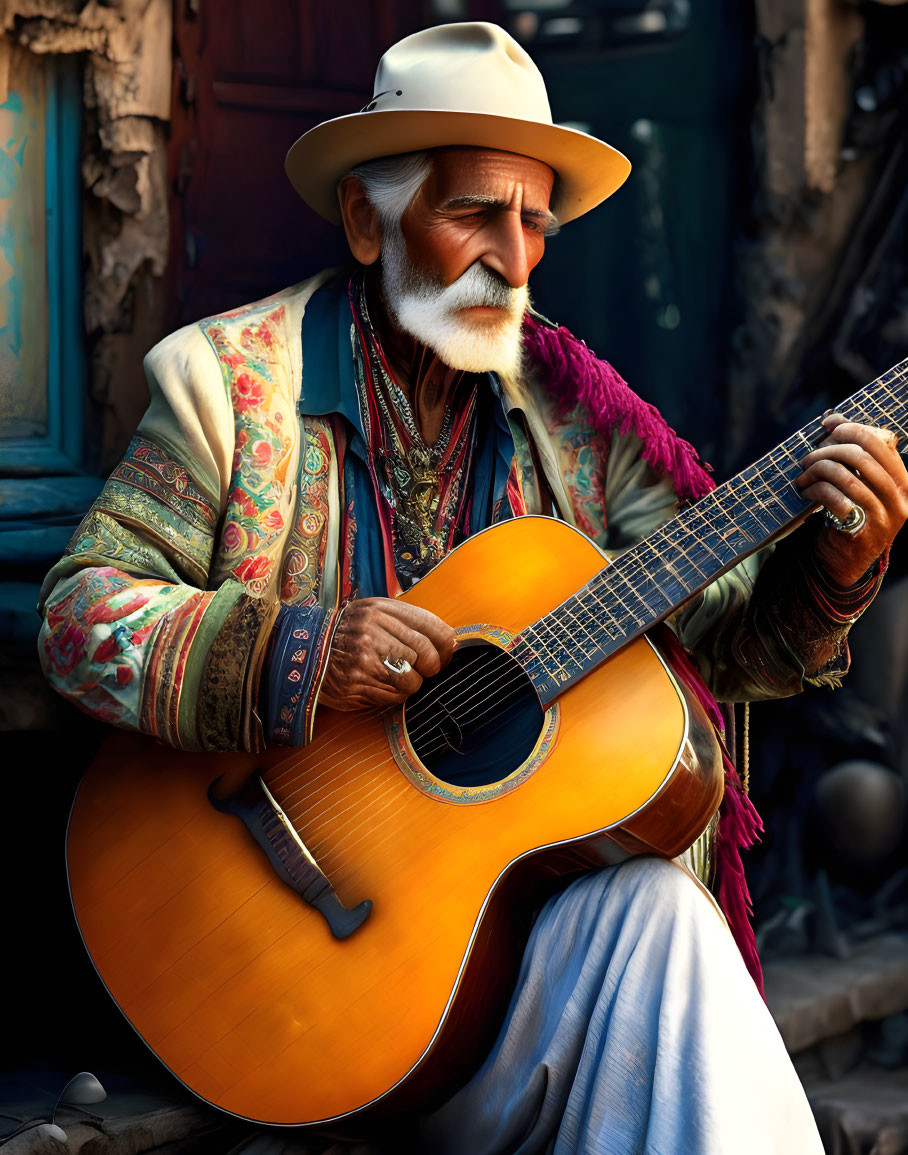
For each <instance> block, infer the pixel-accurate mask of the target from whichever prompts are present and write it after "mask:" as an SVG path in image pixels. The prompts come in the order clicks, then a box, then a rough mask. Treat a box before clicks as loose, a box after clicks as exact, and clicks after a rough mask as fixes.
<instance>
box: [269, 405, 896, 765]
mask: <svg viewBox="0 0 908 1155" xmlns="http://www.w3.org/2000/svg"><path fill="white" fill-rule="evenodd" d="M886 392H887V393H888V394H889V395H890V396H892V393H891V390H889V389H886ZM853 404H854V403H853ZM854 407H855V408H858V409H859V410H860V412H861V413H862V414H863V415H864V416H865V417H870V420H876V415H873V416H871V415H869V414H868V413H867V411H866V409H864V407H863V406H861V405H859V404H858V405H855V406H854ZM889 420H892V418H891V417H889ZM893 424H896V425H897V426H898V427H899V428H901V426H900V425H899V423H898V422H897V421H894V420H893ZM795 436H801V440H802V441H806V439H805V438H804V437H803V435H801V434H800V432H799V433H798V434H796V435H795ZM807 444H808V445H810V443H809V442H808V443H807ZM810 448H811V449H812V448H813V446H812V445H810ZM780 449H781V450H782V452H784V453H786V454H787V455H788V456H789V458H790V459H791V460H793V461H794V462H795V463H797V460H798V459H797V458H795V457H794V455H793V454H791V453H790V451H788V450H787V448H786V446H785V443H783V445H782V446H781V447H780ZM771 456H772V455H768V457H769V458H771ZM766 464H771V461H769V460H766ZM757 476H761V474H760V471H759V469H758V470H757ZM745 486H746V488H748V489H749V490H750V492H751V493H752V495H753V496H755V497H756V499H757V502H758V504H759V505H760V506H761V508H763V510H764V512H766V513H767V514H769V516H772V514H771V513H770V511H769V510H768V508H767V506H766V505H765V504H764V503H763V502H762V501H761V500H760V498H759V496H757V494H758V492H759V491H758V490H755V489H754V488H753V487H752V486H751V485H750V484H749V482H748V481H747V480H745ZM761 488H762V489H767V490H769V492H770V493H771V492H772V491H771V489H770V487H767V486H765V485H764V486H762V487H761ZM713 492H714V493H716V492H717V491H713ZM708 496H713V495H708ZM716 504H717V505H718V507H719V510H720V512H724V511H722V510H721V500H719V501H718V502H716ZM706 521H707V524H709V520H708V518H707V519H706ZM669 524H671V523H669ZM663 536H664V535H663ZM748 536H749V535H748ZM710 552H712V553H713V555H714V557H716V558H717V560H720V561H721V560H722V559H720V558H719V555H717V554H715V551H712V550H710ZM688 560H689V561H690V559H688ZM691 565H692V567H693V569H694V570H695V571H696V572H698V573H699V570H698V567H697V566H696V564H695V563H693V562H691ZM611 568H612V567H608V569H611ZM606 572H608V570H607V571H606ZM701 576H706V575H701ZM594 599H595V600H596V601H597V602H598V600H599V599H598V598H597V597H595V595H594ZM622 604H623V603H622ZM625 608H626V607H625ZM569 612H570V611H569ZM571 616H572V617H573V618H574V620H575V621H576V620H577V619H576V615H573V614H572V615H571ZM638 624H639V623H638ZM580 625H581V628H583V629H584V631H585V632H586V633H587V637H588V638H589V637H590V635H589V631H588V630H586V627H585V625H583V623H582V622H580ZM568 633H569V636H570V632H569V631H568ZM597 648H601V647H597ZM519 673H520V678H519V681H521V682H523V672H522V671H519ZM497 680H498V681H500V680H501V679H500V678H499V679H497ZM488 688H489V687H488V686H486V687H484V688H483V693H487V692H488ZM352 745H356V743H352ZM442 745H444V743H443V744H442ZM337 754H338V752H337V751H333V752H332V755H329V756H334V757H336V756H337ZM293 760H294V761H295V759H293ZM363 760H365V759H361V761H363ZM287 761H290V760H289V759H288V760H287ZM283 764H284V763H280V764H279V766H280V765H283ZM310 769H311V768H310Z"/></svg>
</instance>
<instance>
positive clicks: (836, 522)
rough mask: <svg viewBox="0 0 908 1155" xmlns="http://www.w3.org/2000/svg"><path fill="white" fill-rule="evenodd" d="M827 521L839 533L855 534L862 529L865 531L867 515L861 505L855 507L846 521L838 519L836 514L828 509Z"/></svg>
mask: <svg viewBox="0 0 908 1155" xmlns="http://www.w3.org/2000/svg"><path fill="white" fill-rule="evenodd" d="M826 520H827V522H828V523H829V524H830V525H831V526H832V528H833V529H836V530H838V531H839V533H847V534H854V533H857V532H858V531H859V530H860V529H863V527H864V523H865V522H866V520H867V514H866V513H865V512H864V511H863V509H862V508H861V507H860V506H859V505H853V506H852V507H851V512H850V513H849V514H848V516H847V517H846V518H844V519H843V518H841V517H836V515H835V514H834V513H830V512H829V510H828V509H827V511H826Z"/></svg>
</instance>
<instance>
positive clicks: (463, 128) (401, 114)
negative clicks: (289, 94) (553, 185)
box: [285, 109, 631, 224]
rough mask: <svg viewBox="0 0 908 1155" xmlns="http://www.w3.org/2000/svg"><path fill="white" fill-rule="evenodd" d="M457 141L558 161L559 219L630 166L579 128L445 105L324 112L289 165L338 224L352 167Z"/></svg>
mask: <svg viewBox="0 0 908 1155" xmlns="http://www.w3.org/2000/svg"><path fill="white" fill-rule="evenodd" d="M456 145H461V146H467V147H473V148H494V149H498V150H499V151H501V152H513V153H517V154H518V155H520V156H529V157H533V159H535V160H540V161H542V162H543V163H544V164H547V165H548V166H549V167H550V168H552V169H554V171H555V172H556V173H557V174H558V177H559V180H560V183H561V190H560V193H561V195H560V197H559V202H558V205H557V206H556V209H557V217H558V220H559V221H560V222H561V223H565V222H566V221H571V220H574V218H575V217H579V216H582V215H583V213H586V212H589V210H590V209H592V208H595V207H596V205H598V204H600V203H601V202H602V201H604V200H605V198H606V197H609V196H611V195H612V193H613V192H615V190H616V189H618V188H620V187H621V185H622V184H624V182H625V180H626V179H627V176H628V173H629V172H630V171H631V163H630V161H629V160H628V159H627V157H626V156H625V155H624V154H623V153H621V152H619V151H618V149H616V148H612V146H611V145H610V144H606V143H605V141H603V140H597V139H596V137H594V136H589V135H588V134H587V133H585V132H580V131H579V130H578V129H575V128H566V127H564V126H562V125H557V124H543V123H540V122H539V121H530V120H518V119H517V118H516V117H510V116H494V115H491V114H488V113H481V112H451V111H450V110H448V109H419V110H408V109H388V110H387V111H383V112H356V113H351V114H350V115H348V116H339V117H337V118H336V119H334V120H326V121H325V122H324V123H322V124H319V125H316V127H315V128H313V129H310V130H309V132H307V133H305V134H304V135H303V136H301V137H300V138H299V140H298V141H297V142H296V143H295V144H294V145H293V146H292V148H291V149H290V151H289V152H288V153H287V159H286V162H285V168H286V170H287V175H288V176H289V178H290V181H291V183H292V185H293V187H294V188H295V189H296V191H297V192H298V193H299V195H300V196H301V197H302V198H303V200H304V201H305V202H306V203H307V204H308V205H310V206H311V207H312V208H313V209H315V211H316V212H317V213H319V214H320V215H321V216H323V217H325V218H326V219H327V220H329V221H332V222H333V223H334V224H339V223H340V219H341V217H340V209H339V206H338V201H337V183H338V181H339V180H340V179H341V177H342V176H343V175H344V174H345V173H348V172H349V171H350V169H351V168H354V167H355V166H356V165H358V164H362V163H363V162H364V161H367V160H374V159H375V158H376V157H380V156H395V155H397V154H398V153H404V152H417V151H419V150H420V149H428V148H445V147H448V146H456Z"/></svg>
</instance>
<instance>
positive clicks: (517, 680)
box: [404, 642, 545, 786]
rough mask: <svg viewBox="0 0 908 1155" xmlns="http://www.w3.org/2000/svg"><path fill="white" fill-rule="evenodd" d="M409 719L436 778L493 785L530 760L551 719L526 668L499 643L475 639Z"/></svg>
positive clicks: (420, 693) (429, 682)
mask: <svg viewBox="0 0 908 1155" xmlns="http://www.w3.org/2000/svg"><path fill="white" fill-rule="evenodd" d="M404 720H405V722H406V726H407V736H408V738H409V740H410V745H411V746H412V747H413V750H414V752H415V753H416V755H417V756H418V758H419V760H420V761H421V762H422V764H423V765H424V766H425V767H426V769H427V770H429V771H430V772H431V773H432V774H434V775H435V777H436V778H440V779H441V780H442V781H443V782H449V783H451V784H452V785H453V786H485V785H488V784H489V783H492V782H500V781H501V780H502V779H503V778H507V776H508V775H509V774H511V773H513V771H515V770H516V769H517V768H518V767H519V766H521V765H522V764H523V763H524V762H525V761H526V760H527V758H529V756H530V754H531V753H532V752H533V748H534V746H535V745H536V742H537V741H538V739H539V735H540V734H541V732H542V728H543V726H544V724H545V715H544V712H543V709H542V707H541V706H540V704H539V699H538V698H537V697H536V693H535V691H534V689H533V686H532V683H531V682H530V680H529V678H528V677H527V676H526V674H525V673H524V671H523V669H522V667H521V666H520V664H519V663H518V662H516V661H515V660H514V659H513V658H512V657H511V656H510V654H507V653H505V651H504V650H501V649H499V648H498V647H497V646H493V645H491V644H489V643H487V642H475V643H468V644H467V645H464V646H463V647H461V648H459V649H458V650H457V651H456V652H455V654H454V657H453V658H452V659H451V661H450V663H449V664H448V665H447V666H446V667H445V668H444V669H443V670H442V671H441V673H440V674H437V675H436V676H435V677H434V678H427V679H426V681H424V682H423V684H422V686H420V688H419V690H417V692H416V693H415V694H413V695H412V696H411V697H410V698H408V699H407V702H406V705H405V706H404Z"/></svg>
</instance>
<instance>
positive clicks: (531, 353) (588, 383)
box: [523, 313, 715, 501]
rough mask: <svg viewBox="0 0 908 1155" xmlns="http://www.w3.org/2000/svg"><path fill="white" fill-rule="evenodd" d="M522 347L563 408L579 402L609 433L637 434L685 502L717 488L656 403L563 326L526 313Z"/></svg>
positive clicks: (651, 461) (646, 457) (647, 457)
mask: <svg viewBox="0 0 908 1155" xmlns="http://www.w3.org/2000/svg"><path fill="white" fill-rule="evenodd" d="M523 348H524V353H525V354H526V355H527V357H528V359H529V362H530V364H531V365H532V366H533V367H534V368H536V369H539V370H540V371H541V372H542V374H543V376H544V379H545V384H546V388H547V390H548V391H549V393H550V394H551V395H552V396H553V397H554V398H555V399H556V401H558V402H559V403H560V404H561V405H563V406H564V408H565V409H568V408H573V406H574V405H576V404H577V403H578V402H580V403H581V404H582V405H583V406H584V408H585V409H586V410H587V411H588V413H589V415H590V418H591V420H592V423H593V428H594V429H595V430H596V432H597V433H601V434H603V436H605V437H608V436H609V435H610V434H611V433H612V432H613V430H614V429H615V428H616V427H617V428H618V430H619V432H621V433H629V432H631V431H633V432H634V433H636V435H637V436H638V437H639V438H640V440H641V441H642V442H643V458H644V460H645V461H646V462H647V463H648V464H649V465H651V466H652V467H653V469H655V470H657V471H659V472H666V473H669V474H671V477H672V480H673V481H674V483H675V489H676V491H677V493H678V496H679V497H680V498H681V499H682V500H683V501H689V500H696V499H697V498H698V497H703V495H704V494H706V493H709V491H710V490H711V489H715V482H714V481H713V479H712V478H711V477H710V475H709V473H708V472H707V470H706V467H704V466H703V465H702V464H701V462H700V459H699V457H698V456H697V451H696V450H695V449H694V447H693V446H692V445H691V444H690V443H689V442H687V441H684V440H683V439H682V438H680V437H679V436H678V434H677V433H675V431H674V430H673V429H672V428H671V426H670V425H669V424H668V422H667V421H666V420H665V418H664V417H663V416H662V414H661V413H660V412H659V410H658V409H657V408H656V407H655V405H650V404H648V403H647V402H646V401H643V400H641V398H639V397H638V396H637V394H636V393H634V391H633V390H632V389H631V387H630V386H629V385H628V383H627V382H626V381H625V380H624V379H623V378H622V377H621V376H620V375H619V374H618V373H616V372H615V370H614V369H613V368H612V367H611V365H609V363H608V362H607V361H601V360H600V359H599V358H598V357H597V356H596V355H595V353H593V351H592V350H591V349H588V348H587V346H586V345H585V344H584V342H583V341H581V340H580V339H579V338H578V337H575V336H574V334H573V333H571V332H570V331H569V330H568V329H565V328H564V326H563V325H562V326H559V328H557V329H552V328H550V327H549V326H548V325H544V324H541V323H540V322H539V321H537V320H536V319H535V318H534V317H532V316H530V314H529V313H528V314H527V315H526V318H525V319H524V323H523Z"/></svg>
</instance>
